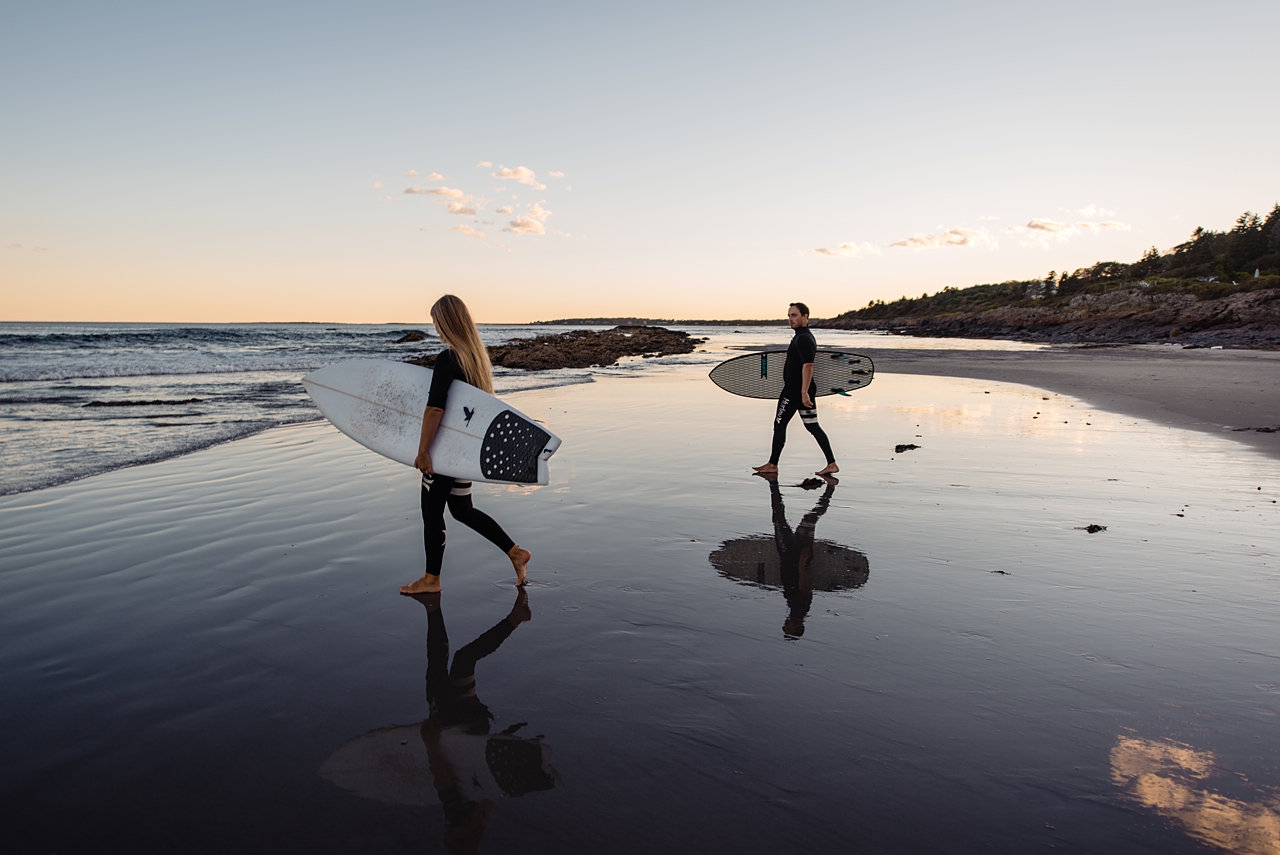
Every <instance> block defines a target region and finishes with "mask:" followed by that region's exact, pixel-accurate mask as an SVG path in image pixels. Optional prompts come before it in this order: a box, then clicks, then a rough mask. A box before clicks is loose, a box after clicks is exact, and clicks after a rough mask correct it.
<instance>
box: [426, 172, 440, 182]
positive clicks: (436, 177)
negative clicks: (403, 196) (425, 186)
mask: <svg viewBox="0 0 1280 855" xmlns="http://www.w3.org/2000/svg"><path fill="white" fill-rule="evenodd" d="M427 180H428V181H443V180H444V176H443V175H441V174H440V173H439V172H433V173H431V174H430V175H428V176H427Z"/></svg>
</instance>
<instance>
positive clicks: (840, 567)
mask: <svg viewBox="0 0 1280 855" xmlns="http://www.w3.org/2000/svg"><path fill="white" fill-rule="evenodd" d="M711 565H712V566H713V567H715V568H716V570H718V571H720V575H721V576H725V577H726V578H729V579H733V580H735V581H738V582H744V583H746V584H749V585H760V586H762V587H766V588H781V587H782V561H781V559H779V558H778V549H777V546H776V545H775V544H774V540H773V538H772V537H768V536H767V535H755V536H753V537H743V538H739V539H738V540H730V541H727V542H725V543H723V544H721V546H720V548H719V549H717V550H716V551H715V552H713V553H711ZM870 575H871V565H870V564H868V563H867V556H865V555H863V554H862V553H861V552H859V551H858V550H856V549H850V548H849V547H847V546H841V545H840V544H838V543H832V542H831V541H829V540H815V541H814V542H813V561H812V562H811V563H810V564H809V585H810V587H811V588H812V589H813V590H815V591H843V590H847V589H849V588H861V587H862V586H863V585H865V584H867V579H868V578H869V577H870Z"/></svg>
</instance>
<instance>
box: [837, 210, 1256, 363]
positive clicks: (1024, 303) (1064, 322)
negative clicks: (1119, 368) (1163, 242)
mask: <svg viewBox="0 0 1280 855" xmlns="http://www.w3.org/2000/svg"><path fill="white" fill-rule="evenodd" d="M812 325H813V326H815V327H834V328H842V329H877V330H889V331H893V332H897V333H902V334H907V335H925V336H959V337H981V338H1017V339H1024V340H1038V341H1095V342H1150V341H1160V340H1165V341H1168V340H1171V339H1172V340H1175V341H1181V342H1182V343H1184V344H1192V345H1196V344H1219V343H1220V344H1227V345H1244V346H1254V347H1257V346H1263V347H1274V346H1280V204H1278V205H1276V206H1275V207H1273V208H1272V210H1271V213H1270V214H1268V215H1267V216H1266V217H1265V218H1263V217H1262V216H1260V215H1258V214H1255V213H1252V212H1248V211H1246V212H1245V213H1244V214H1242V215H1241V216H1240V217H1239V218H1237V219H1236V222H1235V226H1234V227H1233V228H1231V229H1230V230H1227V231H1213V230H1210V229H1205V228H1197V229H1196V230H1195V231H1193V232H1192V233H1191V237H1190V238H1189V239H1188V240H1186V241H1185V242H1183V243H1180V244H1178V245H1177V246H1175V247H1173V248H1172V249H1170V250H1169V251H1168V252H1166V253H1161V252H1160V251H1159V250H1158V249H1157V248H1156V247H1152V248H1151V249H1149V250H1147V252H1146V253H1144V254H1143V256H1142V258H1140V259H1138V260H1137V261H1135V262H1133V263H1130V264H1125V263H1122V262H1117V261H1100V262H1098V263H1097V264H1094V265H1092V266H1090V267H1082V268H1079V269H1077V270H1074V271H1071V272H1066V271H1063V272H1061V273H1060V272H1058V271H1050V272H1049V274H1048V275H1047V276H1045V277H1043V278H1040V279H1031V280H1019V281H1011V282H1000V283H996V284H988V285H973V286H970V287H968V288H944V289H943V290H941V291H939V292H937V293H935V294H923V295H921V296H920V297H915V298H912V297H905V296H904V297H902V298H900V299H898V300H893V301H891V302H885V301H882V300H872V301H871V302H870V303H868V304H867V305H866V306H865V307H864V308H861V309H857V310H854V311H849V312H845V313H844V314H842V315H838V316H837V317H835V318H830V319H826V320H815V321H814V322H813V323H812Z"/></svg>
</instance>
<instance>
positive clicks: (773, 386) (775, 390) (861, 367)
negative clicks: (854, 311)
mask: <svg viewBox="0 0 1280 855" xmlns="http://www.w3.org/2000/svg"><path fill="white" fill-rule="evenodd" d="M786 361H787V352H786V351H785V350H766V351H763V352H761V353H748V354H746V355H745V356H735V357H734V358H733V359H730V360H728V361H726V362H721V363H720V364H719V365H717V366H716V367H715V368H713V369H711V381H712V382H713V383H715V384H716V385H717V386H719V387H720V388H721V389H723V390H725V391H726V392H732V393H733V394H735V395H742V396H743V397H744V398H776V397H778V396H779V395H781V394H782V366H783V365H784V364H785V363H786ZM875 370H876V367H875V365H874V364H873V363H872V362H871V359H870V358H869V357H866V356H859V355H858V354H856V353H846V352H844V351H842V350H819V351H818V353H817V356H815V357H814V360H813V381H814V382H815V383H816V384H818V397H819V398H821V397H822V396H823V395H845V394H848V393H849V392H852V391H854V390H855V389H861V388H862V387H863V386H866V385H867V384H868V383H870V382H871V378H872V377H873V376H874V375H875Z"/></svg>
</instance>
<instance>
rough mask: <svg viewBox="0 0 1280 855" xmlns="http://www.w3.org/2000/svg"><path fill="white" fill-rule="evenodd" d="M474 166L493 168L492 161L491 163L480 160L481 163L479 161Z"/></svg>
mask: <svg viewBox="0 0 1280 855" xmlns="http://www.w3.org/2000/svg"><path fill="white" fill-rule="evenodd" d="M476 166H493V161H492V160H482V161H480V162H479V163H477V164H476Z"/></svg>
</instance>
